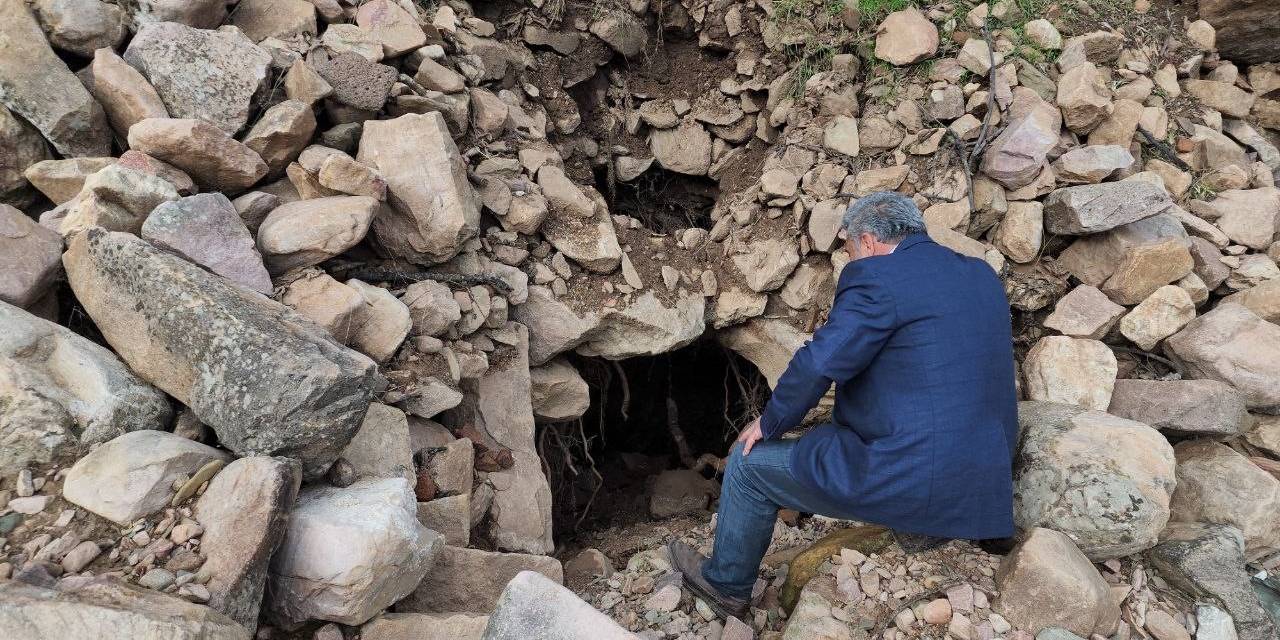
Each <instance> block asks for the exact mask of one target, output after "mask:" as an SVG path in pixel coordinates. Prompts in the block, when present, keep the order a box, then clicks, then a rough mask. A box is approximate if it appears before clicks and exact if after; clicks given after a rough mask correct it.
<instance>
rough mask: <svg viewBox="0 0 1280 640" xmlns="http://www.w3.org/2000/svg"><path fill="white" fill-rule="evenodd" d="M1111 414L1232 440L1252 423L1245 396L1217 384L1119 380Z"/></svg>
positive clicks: (1185, 381)
mask: <svg viewBox="0 0 1280 640" xmlns="http://www.w3.org/2000/svg"><path fill="white" fill-rule="evenodd" d="M1107 412H1109V413H1113V414H1115V415H1117V416H1120V417H1122V418H1128V419H1130V420H1137V421H1138V422H1143V423H1146V424H1149V425H1151V426H1153V427H1155V428H1157V429H1165V430H1168V431H1171V432H1174V433H1179V434H1198V435H1212V436H1232V435H1236V434H1238V433H1242V432H1243V431H1244V430H1245V429H1247V428H1248V427H1249V424H1250V423H1251V420H1250V418H1249V414H1248V411H1247V410H1246V409H1245V405H1244V396H1242V395H1241V394H1240V392H1239V391H1236V389H1235V388H1234V387H1232V386H1231V385H1229V384H1227V383H1225V382H1219V381H1217V380H1116V385H1115V388H1114V389H1113V390H1112V392H1111V406H1110V407H1108V408H1107Z"/></svg>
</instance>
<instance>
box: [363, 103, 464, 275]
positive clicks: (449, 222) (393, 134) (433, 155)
mask: <svg viewBox="0 0 1280 640" xmlns="http://www.w3.org/2000/svg"><path fill="white" fill-rule="evenodd" d="M356 159H357V160H359V161H360V162H362V163H364V164H366V165H368V166H370V167H373V168H374V169H376V170H377V171H378V172H379V173H380V174H381V175H382V177H383V178H384V179H385V180H386V181H387V200H388V202H389V204H390V207H389V208H388V209H386V210H384V211H383V213H382V214H380V215H378V216H377V218H376V219H375V220H374V221H373V237H374V239H375V240H376V241H377V243H378V245H379V246H381V247H382V248H383V249H384V250H385V251H386V252H388V253H389V254H391V255H392V256H396V257H399V258H404V259H406V260H409V261H411V262H416V263H421V264H434V263H437V262H443V261H445V260H448V259H449V258H452V257H453V256H455V255H457V253H458V251H459V250H461V248H462V243H463V242H465V241H466V240H467V239H469V238H471V237H472V236H474V235H475V234H476V231H477V230H478V229H479V226H480V202H479V200H478V199H477V198H476V194H475V190H474V189H473V188H472V187H471V183H470V182H469V181H468V180H467V171H466V165H465V163H463V161H462V156H461V155H460V154H459V153H458V147H457V146H456V145H455V144H454V142H453V137H452V136H451V135H450V134H449V129H448V127H447V126H446V125H445V122H444V118H443V116H441V115H440V114H439V113H435V112H433V113H428V114H409V115H403V116H400V117H399V118H395V119H394V120H369V121H367V122H366V123H365V127H364V133H363V135H361V137H360V151H359V153H358V154H357V156H356Z"/></svg>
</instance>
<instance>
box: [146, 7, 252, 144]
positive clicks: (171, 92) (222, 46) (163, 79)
mask: <svg viewBox="0 0 1280 640" xmlns="http://www.w3.org/2000/svg"><path fill="white" fill-rule="evenodd" d="M124 59H125V61H126V62H128V63H129V64H130V65H132V66H133V67H134V68H136V69H137V70H138V71H139V72H141V73H142V75H143V76H144V77H145V78H146V79H147V81H148V82H150V83H151V86H153V87H155V90H156V93H158V94H160V99H161V100H162V101H163V102H164V105H165V107H166V108H168V110H169V115H170V116H171V117H173V118H196V119H200V120H204V121H206V122H209V123H210V124H213V125H214V126H216V127H218V128H219V129H222V130H223V131H224V132H226V133H227V134H228V135H235V134H236V132H238V131H239V130H240V129H242V128H243V127H244V125H245V123H247V122H248V121H249V110H250V108H251V107H252V104H253V98H254V96H255V95H256V94H257V93H258V91H260V90H261V89H262V88H263V87H264V86H265V83H266V81H267V77H268V70H269V69H270V67H271V54H269V53H267V52H266V51H265V50H264V49H262V48H261V47H259V46H258V45H256V44H254V43H253V41H252V40H250V39H249V38H247V37H245V35H244V34H243V33H241V32H240V30H239V29H234V28H230V29H219V30H217V31H210V30H206V29H194V28H192V27H188V26H186V25H183V24H178V23H176V22H157V23H149V24H146V25H143V26H142V27H141V28H140V29H139V30H138V32H137V34H135V35H134V37H133V40H131V41H130V42H129V48H128V49H125V52H124Z"/></svg>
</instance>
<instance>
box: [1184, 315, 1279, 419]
mask: <svg viewBox="0 0 1280 640" xmlns="http://www.w3.org/2000/svg"><path fill="white" fill-rule="evenodd" d="M1164 350H1165V353H1167V354H1168V355H1169V356H1170V357H1171V358H1173V359H1174V361H1176V362H1177V363H1179V364H1180V365H1181V366H1182V367H1183V369H1184V370H1185V371H1186V374H1187V375H1188V376H1189V377H1191V378H1207V379H1210V380H1221V381H1222V382H1225V383H1227V384H1229V385H1232V386H1234V387H1235V388H1236V389H1239V390H1240V392H1241V393H1243V394H1244V397H1245V404H1246V405H1247V406H1248V407H1249V408H1250V409H1254V410H1259V411H1263V412H1269V413H1274V412H1276V411H1277V410H1280V325H1275V324H1272V323H1270V322H1267V321H1266V320H1263V319H1262V318H1259V317H1258V316H1257V315H1255V314H1254V313H1253V312H1252V311H1250V310H1249V309H1248V308H1246V307H1244V306H1242V305H1239V304H1235V303H1224V304H1219V305H1218V306H1217V307H1215V308H1214V309H1213V310H1212V311H1210V312H1209V313H1206V314H1204V315H1202V316H1200V317H1199V318H1196V319H1195V320H1192V321H1191V322H1190V323H1189V324H1187V326H1186V328H1184V329H1183V330H1182V331H1179V332H1178V333H1176V334H1174V335H1172V336H1170V337H1169V338H1167V339H1166V340H1165V342H1164Z"/></svg>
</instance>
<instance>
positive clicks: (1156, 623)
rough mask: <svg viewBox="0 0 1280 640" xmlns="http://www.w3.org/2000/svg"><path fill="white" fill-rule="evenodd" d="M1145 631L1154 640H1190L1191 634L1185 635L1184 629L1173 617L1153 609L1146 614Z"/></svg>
mask: <svg viewBox="0 0 1280 640" xmlns="http://www.w3.org/2000/svg"><path fill="white" fill-rule="evenodd" d="M1146 626H1147V631H1149V632H1150V633H1151V635H1152V636H1155V638H1156V640H1191V634H1190V633H1187V629H1186V627H1183V626H1182V624H1180V623H1179V622H1178V621H1177V620H1176V619H1174V617H1173V616H1171V615H1169V614H1167V613H1165V612H1163V611H1160V610H1159V609H1153V610H1151V611H1148V612H1147V625H1146Z"/></svg>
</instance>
